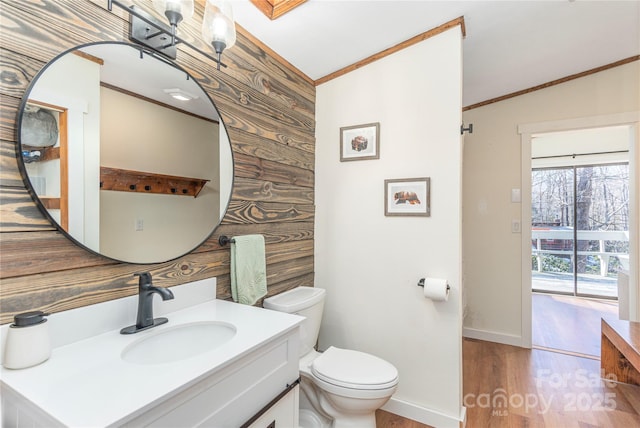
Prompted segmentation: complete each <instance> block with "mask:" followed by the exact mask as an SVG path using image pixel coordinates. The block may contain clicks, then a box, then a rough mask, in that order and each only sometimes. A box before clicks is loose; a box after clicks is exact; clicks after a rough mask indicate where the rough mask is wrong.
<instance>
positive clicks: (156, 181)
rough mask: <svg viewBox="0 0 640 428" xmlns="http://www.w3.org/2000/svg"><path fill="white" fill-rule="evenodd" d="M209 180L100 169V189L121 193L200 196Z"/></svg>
mask: <svg viewBox="0 0 640 428" xmlns="http://www.w3.org/2000/svg"><path fill="white" fill-rule="evenodd" d="M208 181H209V180H205V179H202V178H189V177H179V176H175V175H165V174H155V173H151V172H141V171H132V170H127V169H120V168H111V167H105V166H101V167H100V189H101V190H115V191H120V192H139V193H159V194H164V195H181V196H193V197H194V198H195V197H197V196H198V194H199V193H200V191H201V190H202V188H203V187H204V186H205V184H207V182H208Z"/></svg>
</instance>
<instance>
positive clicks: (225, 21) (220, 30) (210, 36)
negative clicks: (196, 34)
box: [202, 0, 236, 53]
mask: <svg viewBox="0 0 640 428" xmlns="http://www.w3.org/2000/svg"><path fill="white" fill-rule="evenodd" d="M202 37H203V38H204V41H205V42H207V43H208V44H209V45H211V46H214V49H217V48H216V46H217V45H219V44H220V43H222V44H224V46H223V47H222V49H225V48H226V49H228V48H230V47H231V46H233V45H234V44H235V43H236V24H235V22H234V21H233V11H232V9H231V3H230V2H228V1H222V0H207V3H206V5H205V9H204V18H203V20H202ZM216 52H217V50H216ZM218 53H220V52H218Z"/></svg>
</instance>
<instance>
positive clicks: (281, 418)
mask: <svg viewBox="0 0 640 428" xmlns="http://www.w3.org/2000/svg"><path fill="white" fill-rule="evenodd" d="M299 394H300V386H299V385H297V386H296V387H295V388H292V389H291V391H289V393H288V394H287V395H285V396H284V397H282V398H281V399H280V400H279V401H278V402H277V403H275V404H274V405H273V406H271V408H269V410H267V411H266V412H265V413H264V414H263V415H262V416H260V417H259V418H258V419H257V420H256V421H255V422H254V423H252V424H251V425H250V426H249V428H297V426H298V405H299V404H298V403H299V400H300V399H299Z"/></svg>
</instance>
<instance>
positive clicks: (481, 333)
mask: <svg viewBox="0 0 640 428" xmlns="http://www.w3.org/2000/svg"><path fill="white" fill-rule="evenodd" d="M462 337H467V338H469V339H478V340H486V341H487V342H496V343H502V344H504V345H512V346H519V347H521V348H528V346H525V345H523V341H522V336H516V335H515V334H507V333H498V332H495V331H487V330H478V329H476V328H470V327H463V328H462Z"/></svg>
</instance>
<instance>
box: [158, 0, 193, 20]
mask: <svg viewBox="0 0 640 428" xmlns="http://www.w3.org/2000/svg"><path fill="white" fill-rule="evenodd" d="M153 7H155V9H156V10H157V11H158V12H160V13H161V14H163V15H164V16H166V17H167V19H168V20H169V23H170V24H171V25H172V26H175V25H178V23H179V22H180V21H182V20H183V19H189V18H191V17H192V16H193V9H194V6H193V0H153Z"/></svg>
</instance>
